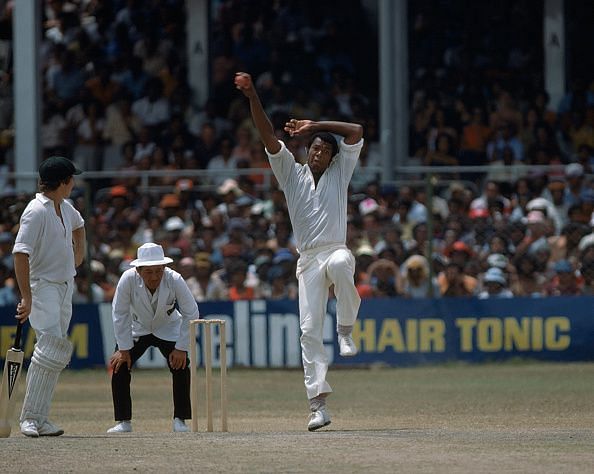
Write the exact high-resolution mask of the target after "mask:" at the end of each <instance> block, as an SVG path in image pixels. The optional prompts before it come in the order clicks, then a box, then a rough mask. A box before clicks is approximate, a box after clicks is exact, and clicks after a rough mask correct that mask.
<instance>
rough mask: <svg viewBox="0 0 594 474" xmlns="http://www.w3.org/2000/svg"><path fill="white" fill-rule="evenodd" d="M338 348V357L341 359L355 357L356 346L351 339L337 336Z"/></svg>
mask: <svg viewBox="0 0 594 474" xmlns="http://www.w3.org/2000/svg"><path fill="white" fill-rule="evenodd" d="M338 346H339V347H340V355H341V356H342V357H353V356H355V355H357V352H359V351H358V350H357V346H355V341H353V338H352V337H351V336H350V335H349V336H342V335H340V334H339V335H338Z"/></svg>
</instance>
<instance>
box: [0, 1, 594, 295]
mask: <svg viewBox="0 0 594 474" xmlns="http://www.w3.org/2000/svg"><path fill="white" fill-rule="evenodd" d="M7 3H8V4H10V2H7ZM184 3H185V2H184V1H183V0H154V1H151V2H141V1H135V0H128V1H123V0H119V1H118V0H112V1H105V2H94V1H91V0H79V1H74V0H71V1H66V0H52V1H48V2H45V4H44V37H43V47H42V49H41V58H42V73H43V90H44V108H43V123H42V144H43V153H44V156H49V155H52V154H63V155H65V156H68V157H72V159H73V160H74V161H76V162H77V164H78V165H79V166H80V167H81V168H83V169H85V170H116V171H119V170H130V171H139V172H142V171H144V170H172V171H178V172H181V173H183V171H184V170H196V169H204V170H210V171H211V175H209V176H208V177H202V176H200V177H194V176H190V175H189V174H188V176H184V177H182V178H179V177H173V176H171V175H170V174H166V173H164V174H163V175H162V176H151V178H150V185H151V187H152V188H151V189H152V191H150V190H147V189H145V188H139V187H138V185H139V184H140V181H139V179H138V178H136V177H129V176H128V175H126V176H118V175H117V174H116V176H115V177H114V178H113V179H111V180H109V182H102V183H101V189H99V188H98V186H96V185H95V183H94V182H93V186H92V187H91V199H89V198H88V197H89V196H88V194H86V193H85V190H86V188H85V187H82V186H81V187H80V188H77V189H76V190H75V192H74V193H73V196H72V200H73V202H74V204H75V205H76V207H77V208H78V209H79V210H80V211H81V212H82V213H83V215H84V216H85V219H86V222H87V229H88V230H87V232H88V236H89V243H90V245H89V259H88V261H87V263H86V264H85V265H84V266H83V267H82V268H81V269H80V271H79V274H78V275H77V277H76V282H77V287H78V291H77V292H76V294H75V301H76V302H87V301H92V302H101V301H111V298H112V297H113V293H114V290H115V285H116V283H117V280H118V279H119V276H120V275H121V273H122V272H123V271H124V270H126V269H127V268H128V263H129V261H130V260H132V259H134V258H135V254H136V249H137V248H138V247H139V246H140V245H142V244H143V243H145V242H148V241H154V242H158V243H160V244H161V245H163V247H164V248H165V252H166V255H168V256H169V257H171V258H173V259H174V263H173V267H174V268H175V269H176V270H178V271H179V272H180V273H182V275H184V277H185V278H186V281H187V282H188V285H189V286H190V288H191V290H192V292H193V294H194V296H195V297H196V299H197V300H198V301H205V300H227V299H231V300H238V299H253V298H270V299H276V298H296V297H297V289H296V288H297V286H296V280H295V264H296V259H297V250H296V248H295V242H294V240H293V236H292V230H291V225H290V222H289V218H288V213H287V209H286V205H285V201H284V196H283V195H282V192H281V191H279V190H278V189H277V187H276V186H275V182H274V180H273V181H272V183H271V185H270V186H268V185H267V184H266V183H267V181H266V180H265V173H264V170H263V169H264V168H267V167H268V164H267V159H266V154H265V152H264V149H263V147H262V145H261V144H260V142H259V140H258V137H257V136H256V134H255V132H254V128H253V125H252V124H251V120H250V118H249V110H248V109H247V103H246V101H245V98H244V97H243V96H241V94H238V93H237V92H236V91H235V89H234V87H233V82H232V78H233V75H234V73H235V71H237V70H246V71H248V72H250V73H251V74H252V75H253V77H254V79H255V81H256V84H257V86H258V89H259V91H260V93H261V96H262V98H263V102H264V104H265V106H266V108H267V112H269V114H270V116H271V117H272V118H273V125H274V126H275V127H276V129H277V130H278V133H279V135H280V136H282V137H283V140H285V141H286V143H287V146H288V147H289V148H290V149H291V150H292V151H293V152H294V154H295V156H296V158H297V159H303V158H304V153H305V152H304V150H305V143H304V142H303V141H302V140H301V139H298V138H290V137H287V136H285V135H284V134H283V132H282V125H283V124H284V122H285V121H286V119H287V118H288V117H300V118H311V119H338V120H346V121H353V122H358V123H361V124H362V125H363V127H364V130H365V147H364V150H363V152H362V156H361V160H360V163H359V165H358V168H357V169H356V170H355V174H354V177H353V180H352V189H351V191H352V192H351V195H350V196H351V197H350V202H349V209H348V215H349V223H348V235H347V239H348V242H347V243H348V246H349V248H351V249H352V251H353V253H354V254H355V256H356V260H357V268H356V275H355V278H356V283H357V288H358V289H359V292H360V294H361V296H362V297H364V298H367V297H393V296H404V297H410V298H418V297H426V296H433V297H442V296H443V297H447V296H477V297H480V298H490V297H510V296H549V295H577V294H590V295H592V294H594V234H593V225H594V221H593V208H594V182H593V179H592V173H593V166H594V152H593V150H594V81H593V79H594V78H592V77H590V78H580V80H579V81H575V82H574V84H573V85H572V88H571V90H570V91H569V92H568V93H567V95H566V96H565V97H564V98H563V100H562V101H561V103H560V104H550V103H549V102H550V101H549V99H548V95H547V94H546V92H545V91H544V90H543V89H542V87H541V86H542V74H540V75H539V74H538V73H536V72H535V71H538V70H540V69H541V68H538V67H536V66H538V64H537V63H538V61H537V60H536V59H535V58H536V56H537V55H538V53H539V50H538V47H537V46H535V44H537V45H538V42H536V43H535V41H534V36H535V35H531V34H530V31H528V30H527V29H526V28H524V26H523V25H525V23H522V22H521V21H520V20H521V19H522V18H524V17H525V15H526V14H527V11H526V10H527V9H528V7H529V5H530V2H511V3H509V4H508V3H506V5H507V7H506V8H508V10H513V11H514V16H513V18H516V19H517V21H518V22H520V23H519V24H518V25H516V27H518V28H524V29H523V30H522V31H523V34H522V35H518V36H514V35H512V34H510V31H511V30H510V29H512V28H514V24H513V22H511V23H509V22H506V21H505V15H501V14H499V13H498V12H499V10H497V7H496V6H494V5H489V6H485V5H482V6H481V8H482V9H487V10H489V12H490V15H491V16H490V17H489V16H488V15H487V17H486V18H491V20H493V18H494V17H495V16H496V15H495V14H496V13H498V14H499V15H500V16H498V17H496V18H495V20H498V21H499V26H500V28H499V29H491V30H486V29H485V30H483V31H481V34H483V36H481V41H480V42H479V41H478V40H477V38H476V37H473V36H472V35H469V36H468V37H465V36H463V35H461V34H460V31H458V30H460V29H461V28H466V30H462V31H473V30H472V28H470V25H468V24H460V23H458V24H456V23H453V26H452V25H450V26H449V27H448V26H447V25H445V24H444V23H445V22H443V20H442V19H443V18H444V16H443V13H444V12H440V8H444V2H428V3H427V2H418V3H417V2H411V6H410V8H411V10H412V15H411V18H412V22H411V26H410V35H409V37H410V42H411V82H410V84H411V109H410V111H411V113H410V116H411V127H410V130H411V133H410V155H411V157H412V159H411V161H412V162H414V161H415V160H416V162H420V163H423V164H428V165H436V166H439V165H457V164H460V165H476V164H482V165H488V166H489V171H488V172H487V173H482V172H481V173H470V174H462V173H457V174H452V173H448V174H447V175H445V174H443V175H442V176H441V178H443V179H442V180H441V181H439V182H438V186H437V187H436V188H435V195H433V196H427V190H426V188H425V186H424V185H423V186H419V187H417V186H414V185H412V184H404V185H402V184H397V185H392V184H386V183H382V182H380V180H379V177H378V175H377V169H376V168H375V167H377V166H379V165H380V161H381V160H380V156H381V155H380V152H379V144H378V126H377V117H378V109H377V101H378V98H377V90H378V87H377V83H376V82H375V81H376V80H377V75H376V74H375V73H373V72H372V71H373V70H377V43H376V41H377V32H376V31H374V28H375V27H374V26H373V25H371V26H369V25H368V24H367V22H366V21H364V19H366V18H369V17H368V15H367V14H366V12H365V11H364V10H363V8H362V6H361V2H360V1H356V0H348V1H345V2H343V3H344V5H343V4H341V8H340V9H337V8H334V7H333V6H332V7H330V6H329V5H326V6H325V4H324V3H321V2H314V1H306V0H301V1H299V2H297V1H291V0H287V1H280V2H268V1H249V2H248V1H243V2H241V1H220V2H213V8H215V11H214V14H213V27H212V45H211V88H210V89H211V94H210V96H209V99H208V101H207V102H206V104H204V105H203V106H201V107H198V108H196V107H195V106H194V104H193V101H192V99H191V97H192V95H191V90H190V87H189V85H188V82H187V71H186V56H185V46H186V45H185V17H184ZM452 3H454V4H457V3H456V2H448V4H450V6H451V4H452ZM462 3H465V2H462ZM504 3H505V2H504ZM472 5H473V4H471V6H470V7H468V5H467V6H466V8H468V9H469V10H473V9H475V8H478V7H475V6H472ZM460 8H461V7H460ZM502 8H503V7H502ZM490 9H492V10H493V11H490ZM503 10H505V8H503ZM8 11H9V10H6V12H8ZM458 13H459V14H460V15H459V18H458V17H456V18H458V19H459V22H462V23H464V21H467V22H468V18H469V17H471V18H472V17H473V15H472V11H469V12H467V13H468V14H467V15H466V16H465V15H463V14H462V12H458ZM475 13H476V12H475ZM5 14H9V13H5ZM501 16H503V18H501ZM465 19H466V20H465ZM485 21H488V20H485ZM478 26H480V25H477V27H478ZM479 29H480V28H479ZM353 31H357V32H358V33H357V35H353V34H352V32H353ZM456 31H457V32H458V34H455V33H456ZM536 36H538V35H536ZM512 38H515V39H514V40H513V39H512ZM540 38H541V37H538V41H540ZM502 39H505V44H507V43H508V42H510V41H511V42H512V44H508V46H509V47H508V48H507V49H505V51H506V53H505V54H499V55H489V51H491V50H492V49H493V45H494V44H499V43H500V42H501V41H502ZM514 41H515V42H514ZM502 50H503V49H502ZM374 68H375V69H374ZM468 71H472V74H468V73H467V72H468ZM11 80H12V77H11V74H10V70H9V69H6V70H4V71H3V72H2V78H1V80H0V109H1V110H0V130H1V133H0V137H1V140H0V165H2V166H4V168H5V169H6V168H9V167H10V166H11V163H13V159H12V161H11V152H12V148H11V145H12V142H11V122H10V117H11V113H6V109H7V108H10V106H11V104H10V100H9V99H7V97H9V94H5V93H4V92H5V91H6V90H10V83H11ZM510 165H515V166H513V167H512V166H510ZM534 165H545V167H542V168H541V167H535V166H534ZM250 168H252V170H250ZM245 169H248V172H247V173H242V174H241V175H239V173H237V172H236V170H242V171H244V170H245ZM0 181H1V178H0ZM0 184H1V185H2V195H1V196H0V216H1V219H0V258H1V259H2V264H1V265H0V305H2V304H14V300H15V294H14V276H13V275H11V271H12V259H11V255H10V250H11V248H12V243H13V242H14V236H15V235H16V231H17V229H18V219H19V217H20V214H21V213H22V211H23V209H24V206H25V205H26V203H27V202H28V200H29V199H30V196H29V195H27V196H26V195H22V194H20V193H17V192H15V191H14V190H13V189H11V183H10V182H2V183H0ZM429 232H431V233H432V234H431V235H429Z"/></svg>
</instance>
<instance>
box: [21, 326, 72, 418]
mask: <svg viewBox="0 0 594 474" xmlns="http://www.w3.org/2000/svg"><path fill="white" fill-rule="evenodd" d="M71 355H72V343H71V342H70V341H69V340H68V339H63V338H60V337H56V336H51V335H45V334H44V335H42V336H41V337H40V338H39V340H38V341H37V344H36V345H35V350H34V351H33V357H31V365H30V366H29V370H28V372H27V392H26V394H25V401H24V402H23V410H22V412H21V421H22V420H35V421H36V422H37V425H38V426H39V425H41V424H43V422H45V421H46V420H47V417H48V414H49V409H50V404H51V401H52V398H53V396H54V389H55V388H56V384H57V383H58V377H59V376H60V372H61V371H62V369H64V367H66V365H67V364H68V362H69V361H70V357H71Z"/></svg>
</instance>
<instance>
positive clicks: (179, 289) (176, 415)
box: [107, 243, 200, 433]
mask: <svg viewBox="0 0 594 474" xmlns="http://www.w3.org/2000/svg"><path fill="white" fill-rule="evenodd" d="M137 256H138V258H137V259H136V260H133V261H132V262H130V265H131V266H132V267H133V268H130V269H129V270H126V271H125V272H124V273H123V274H122V276H121V278H120V281H119V282H118V285H117V288H116V292H115V295H114V299H113V304H112V318H113V327H114V331H115V338H116V342H117V347H116V351H115V353H114V354H113V355H112V356H111V358H110V361H109V365H110V367H111V368H112V369H113V374H112V377H111V391H112V396H113V407H114V416H115V420H116V421H117V422H118V423H117V424H116V425H115V426H114V427H112V428H110V429H109V430H107V432H108V433H126V432H130V431H132V422H131V420H132V399H131V397H130V381H131V375H130V369H131V367H132V365H133V364H134V363H135V362H136V361H137V360H138V359H139V358H140V357H141V356H142V354H144V353H145V351H146V350H147V349H148V348H149V347H151V346H152V347H157V348H158V349H159V351H160V352H161V354H163V356H164V357H165V358H166V359H167V365H168V366H169V370H170V371H171V375H172V379H173V407H174V408H173V431H180V432H186V431H189V428H188V426H187V425H186V424H185V420H187V419H189V418H191V409H190V369H189V360H188V347H189V322H190V320H192V319H198V318H199V316H200V314H199V312H198V305H197V304H196V300H195V299H194V297H193V296H192V293H191V292H190V289H189V288H188V286H187V284H186V282H185V281H184V279H183V278H182V276H181V275H180V274H179V273H177V272H175V271H173V270H172V269H171V268H168V267H166V265H167V264H168V263H171V262H172V261H173V260H172V259H171V258H169V257H165V255H164V253H163V248H162V247H161V246H160V245H157V244H154V243H147V244H144V245H142V246H141V247H140V248H139V249H138V255H137Z"/></svg>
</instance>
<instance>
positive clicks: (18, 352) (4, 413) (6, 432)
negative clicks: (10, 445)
mask: <svg viewBox="0 0 594 474" xmlns="http://www.w3.org/2000/svg"><path fill="white" fill-rule="evenodd" d="M22 329H23V323H21V322H20V321H19V323H18V324H17V329H16V336H15V338H14V344H13V345H12V347H11V348H10V349H8V350H7V351H6V360H5V362H4V372H3V374H2V391H1V392H0V438H8V437H9V436H10V429H11V421H12V409H13V407H14V395H15V394H16V388H17V386H18V381H19V376H20V375H21V370H22V368H23V359H24V357H25V354H24V353H23V350H22V349H21V332H22Z"/></svg>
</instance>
